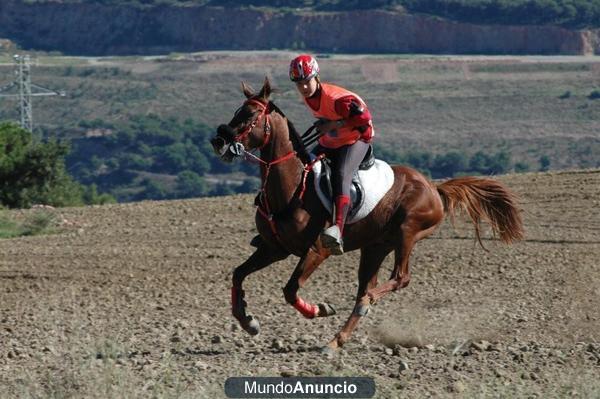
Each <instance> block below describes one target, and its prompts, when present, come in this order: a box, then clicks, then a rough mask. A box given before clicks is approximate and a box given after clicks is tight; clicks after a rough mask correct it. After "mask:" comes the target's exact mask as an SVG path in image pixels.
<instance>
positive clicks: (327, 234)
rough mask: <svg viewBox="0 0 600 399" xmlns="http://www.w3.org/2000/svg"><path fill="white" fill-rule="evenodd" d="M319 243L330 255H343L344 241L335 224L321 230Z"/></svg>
mask: <svg viewBox="0 0 600 399" xmlns="http://www.w3.org/2000/svg"><path fill="white" fill-rule="evenodd" d="M321 243H322V244H323V246H324V247H325V248H327V249H329V250H330V251H331V254H332V255H342V254H343V253H344V240H343V239H342V234H341V232H340V228H339V227H338V226H337V225H335V224H334V225H333V226H330V227H328V228H327V229H325V230H323V232H322V233H321Z"/></svg>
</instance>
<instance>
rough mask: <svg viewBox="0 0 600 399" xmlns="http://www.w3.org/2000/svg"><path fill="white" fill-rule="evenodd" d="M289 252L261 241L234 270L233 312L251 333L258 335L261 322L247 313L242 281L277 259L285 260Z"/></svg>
mask: <svg viewBox="0 0 600 399" xmlns="http://www.w3.org/2000/svg"><path fill="white" fill-rule="evenodd" d="M288 255H289V254H288V253H287V252H284V251H283V250H276V249H274V248H272V247H268V246H267V244H266V243H264V242H260V243H259V244H258V248H257V249H256V251H254V253H253V254H252V255H251V256H250V258H248V260H246V261H245V262H244V263H242V264H241V265H240V266H238V267H236V268H235V270H234V271H233V277H232V283H233V286H232V287H231V313H232V314H233V317H235V318H236V319H237V320H238V321H239V322H240V325H241V326H242V328H243V329H244V330H245V331H246V332H248V333H249V334H250V335H256V334H258V333H259V332H260V324H259V323H258V320H256V319H255V318H254V317H253V316H251V315H247V314H246V306H248V304H247V303H246V301H245V300H244V297H245V292H244V290H243V289H242V283H243V281H244V279H245V278H246V277H247V276H248V275H250V274H252V273H254V272H256V271H258V270H260V269H263V268H265V267H267V266H269V265H271V264H273V263H275V262H277V261H280V260H283V259H285V258H287V257H288Z"/></svg>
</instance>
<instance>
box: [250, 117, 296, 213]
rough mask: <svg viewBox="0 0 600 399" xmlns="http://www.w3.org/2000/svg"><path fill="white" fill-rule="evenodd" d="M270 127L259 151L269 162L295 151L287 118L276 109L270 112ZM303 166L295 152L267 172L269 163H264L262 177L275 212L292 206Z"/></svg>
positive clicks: (268, 198)
mask: <svg viewBox="0 0 600 399" xmlns="http://www.w3.org/2000/svg"><path fill="white" fill-rule="evenodd" d="M271 129H272V130H271V140H270V141H269V143H268V144H267V145H266V146H265V147H264V148H263V149H262V150H261V152H260V155H261V159H262V160H263V161H265V162H266V163H270V162H274V161H277V160H278V159H280V158H282V157H285V156H286V155H287V154H289V153H290V152H292V151H294V147H293V145H292V142H291V141H290V139H289V129H288V126H287V120H286V119H285V118H284V117H283V116H281V115H280V114H278V113H276V112H273V113H272V114H271ZM301 166H302V162H300V159H299V158H298V157H297V156H296V155H294V156H293V157H292V159H288V160H285V161H282V162H280V163H277V164H274V165H271V166H270V168H269V169H270V170H269V173H268V175H266V167H265V166H264V165H263V167H262V168H261V169H262V173H261V180H262V184H263V187H264V189H265V192H266V194H267V200H268V202H269V207H270V209H271V212H272V213H278V212H281V211H283V210H284V209H286V208H287V207H288V206H289V204H290V202H291V200H292V198H293V197H294V194H295V192H296V189H297V187H298V185H299V184H300V178H301V172H302V167H301ZM265 178H266V182H265Z"/></svg>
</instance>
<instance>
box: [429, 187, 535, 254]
mask: <svg viewBox="0 0 600 399" xmlns="http://www.w3.org/2000/svg"><path fill="white" fill-rule="evenodd" d="M437 190H438V193H439V194H440V196H441V197H442V202H443V203H444V212H445V213H446V214H448V215H450V217H451V218H452V221H454V215H455V211H456V209H457V208H459V207H460V208H462V209H463V210H464V211H466V212H467V214H468V215H469V217H470V218H471V221H472V222H473V225H474V226H475V234H476V235H477V240H478V241H479V244H480V245H481V246H482V247H483V244H482V242H481V235H480V226H479V223H480V221H481V220H482V219H483V220H485V221H487V222H488V223H489V224H490V225H491V226H492V230H493V232H494V235H496V234H497V235H498V236H499V237H500V240H502V241H503V242H505V243H507V244H509V243H511V242H513V241H517V240H521V239H523V237H524V232H523V222H522V220H521V214H520V212H519V209H518V208H517V197H516V196H515V195H514V194H513V193H512V192H511V191H510V190H509V189H508V188H506V187H505V186H504V185H503V184H501V183H500V182H498V181H496V180H492V179H486V178H479V177H471V176H466V177H459V178H456V179H450V180H447V181H445V182H443V183H441V184H439V185H437ZM483 248H484V247H483ZM484 249H485V248H484Z"/></svg>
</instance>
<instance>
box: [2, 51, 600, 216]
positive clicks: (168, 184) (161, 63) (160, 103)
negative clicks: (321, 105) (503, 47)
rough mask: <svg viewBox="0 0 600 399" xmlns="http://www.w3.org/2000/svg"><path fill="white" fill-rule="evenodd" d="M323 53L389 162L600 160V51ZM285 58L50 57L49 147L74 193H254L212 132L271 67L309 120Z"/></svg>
mask: <svg viewBox="0 0 600 399" xmlns="http://www.w3.org/2000/svg"><path fill="white" fill-rule="evenodd" d="M286 57H287V56H286ZM319 60H320V63H321V69H322V77H323V79H325V80H326V81H330V82H333V83H336V84H339V85H341V86H344V87H347V88H349V89H351V90H353V91H355V92H356V93H359V94H360V95H361V96H362V97H363V98H364V99H365V101H366V102H367V104H369V107H370V108H371V110H372V112H373V116H374V123H375V127H376V139H375V142H374V145H375V154H376V156H377V157H379V158H381V159H384V160H386V161H388V162H390V163H395V164H405V165H410V166H413V167H415V168H417V169H419V170H421V171H423V172H424V173H427V174H428V175H430V176H432V177H435V178H441V177H450V176H457V175H462V174H483V175H494V174H500V173H507V172H512V171H515V172H524V171H528V170H531V171H535V170H540V169H550V168H551V169H564V168H595V167H600V160H598V157H597V156H596V155H595V154H597V153H598V152H599V151H600V140H599V139H598V138H597V135H594V132H596V131H598V126H599V125H598V121H599V120H600V108H598V107H596V104H595V103H596V102H597V101H594V100H593V98H591V96H590V93H591V92H592V91H593V90H595V89H597V87H598V85H597V76H596V72H597V65H596V62H594V61H593V60H592V61H587V59H586V58H580V59H578V60H569V61H568V62H562V61H560V59H548V58H544V59H543V60H541V61H540V60H539V59H537V58H535V57H523V58H515V59H506V58H501V59H498V60H495V59H494V58H493V57H489V58H486V59H482V60H473V59H470V58H464V59H463V58H461V57H452V58H448V57H424V56H419V57H414V56H413V57H408V58H407V57H406V56H392V55H387V56H374V57H366V56H361V57H360V58H359V59H357V60H355V59H353V57H352V56H338V55H333V56H328V57H325V58H321V57H319ZM287 62H288V60H287V59H286V58H284V57H282V56H281V54H280V53H268V54H265V53H233V54H226V55H225V54H221V53H197V54H176V55H171V56H166V57H157V58H153V59H144V58H143V57H110V58H97V59H93V60H90V59H87V58H77V57H64V58H57V57H54V56H52V57H40V58H39V66H36V67H34V68H33V72H32V73H33V80H34V81H35V82H36V83H38V84H40V85H42V86H45V87H53V88H61V89H65V90H66V92H67V96H66V97H61V98H39V99H38V98H36V99H35V100H34V114H35V119H36V126H37V129H38V130H37V131H36V135H38V136H40V137H44V138H45V140H46V141H47V143H45V145H54V146H55V147H60V146H64V143H69V146H70V152H69V153H68V154H67V155H63V157H64V167H65V168H64V170H66V171H68V174H69V175H70V176H72V177H73V178H74V179H75V181H76V182H77V183H76V184H77V185H79V189H75V191H77V192H78V193H79V194H78V195H76V196H74V198H75V199H77V201H74V203H102V202H106V201H110V200H111V199H112V197H114V198H116V199H117V200H118V201H120V202H124V201H137V200H143V199H171V198H173V199H174V198H189V197H197V196H213V195H225V194H231V193H235V192H237V193H248V192H256V191H257V189H258V187H259V181H260V180H259V178H258V173H259V168H258V166H257V165H255V164H251V163H247V162H242V161H239V162H234V163H233V164H225V163H222V162H221V161H220V160H219V159H218V158H217V157H216V156H215V155H214V153H213V151H212V148H211V146H210V144H209V140H210V138H211V137H212V136H213V135H214V132H215V127H216V126H218V125H219V124H222V123H227V122H228V121H229V120H230V119H231V117H232V115H233V112H234V110H236V109H237V108H238V107H239V106H240V105H241V104H242V102H243V100H244V96H243V94H242V93H241V91H240V89H239V82H240V80H244V81H246V82H248V83H251V84H253V85H255V86H256V85H258V84H260V83H261V82H262V80H263V79H264V76H265V74H268V75H269V77H270V78H271V81H272V82H273V85H274V86H275V87H276V88H277V89H278V90H277V91H276V92H275V94H274V96H273V100H274V101H275V103H276V104H277V105H278V106H279V107H280V108H281V109H282V110H283V111H284V112H285V113H286V115H288V117H289V118H290V119H291V120H292V121H293V122H294V124H295V126H296V127H297V128H298V129H299V130H300V131H303V130H304V129H306V128H307V127H308V126H310V124H311V123H312V118H311V116H310V114H309V113H308V112H307V110H306V107H305V106H304V105H303V104H302V103H301V102H299V101H298V93H297V92H296V90H295V88H294V87H293V85H291V84H290V82H289V78H288V76H287ZM0 72H1V75H2V76H4V80H5V81H6V80H8V78H12V76H13V75H12V73H13V69H12V68H10V67H9V66H4V67H2V66H0ZM15 108H16V107H15V106H14V103H13V102H12V101H10V100H3V101H2V102H1V103H0V119H13V120H14V119H17V118H18V114H17V113H16V112H15ZM51 143H53V144H51ZM59 143H63V144H59ZM66 151H67V150H66V149H63V150H62V152H61V154H65V152H66ZM542 157H545V158H544V161H543V162H542V161H541V160H540V159H541V158H542ZM102 193H107V194H102ZM111 196H112V197H111ZM38 201H39V200H36V201H34V202H31V201H29V203H36V202H38ZM39 202H43V203H49V202H47V201H39ZM57 204H58V202H57ZM11 206H17V205H11ZM23 206H27V205H26V204H24V205H23Z"/></svg>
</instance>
